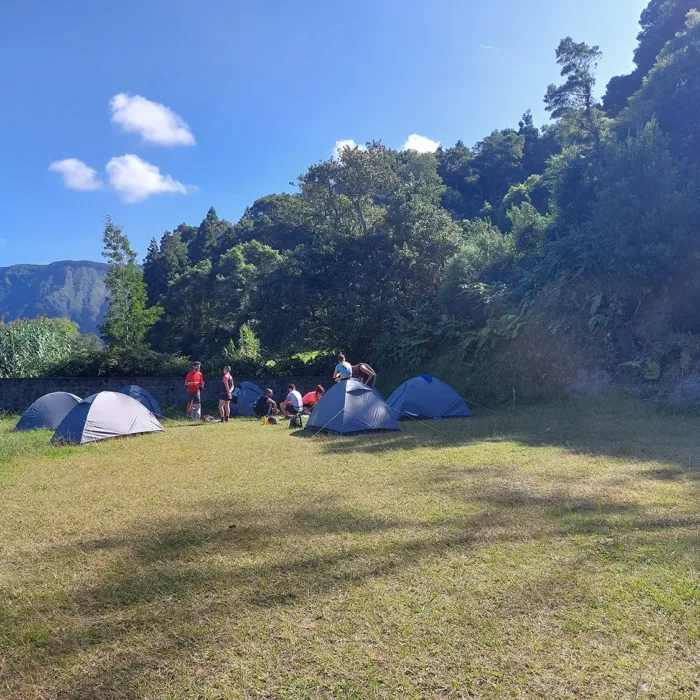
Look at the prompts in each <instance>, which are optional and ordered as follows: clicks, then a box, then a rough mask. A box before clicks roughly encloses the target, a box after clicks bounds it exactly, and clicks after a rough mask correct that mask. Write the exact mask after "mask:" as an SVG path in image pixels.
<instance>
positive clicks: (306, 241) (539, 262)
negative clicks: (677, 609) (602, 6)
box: [144, 0, 700, 399]
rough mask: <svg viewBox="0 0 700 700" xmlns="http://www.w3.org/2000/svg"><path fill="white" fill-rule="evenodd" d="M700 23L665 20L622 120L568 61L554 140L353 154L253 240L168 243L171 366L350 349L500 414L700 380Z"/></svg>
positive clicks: (166, 344) (555, 100)
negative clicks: (502, 402) (428, 375)
mask: <svg viewBox="0 0 700 700" xmlns="http://www.w3.org/2000/svg"><path fill="white" fill-rule="evenodd" d="M699 6H700V2H699V1H698V0H651V2H650V3H649V6H648V7H647V9H646V10H645V11H644V13H643V14H642V17H641V21H640V24H641V26H642V31H641V33H640V34H639V41H640V43H639V49H638V51H637V53H636V54H635V60H636V62H637V65H638V69H637V71H636V72H635V75H634V84H633V85H631V87H630V86H629V85H628V87H629V89H627V90H624V91H623V90H621V89H620V85H621V84H622V83H624V84H625V85H627V83H629V76H620V77H619V78H618V79H615V80H613V81H611V83H610V85H609V86H608V88H607V93H606V94H605V96H604V98H603V100H602V101H601V96H602V93H603V91H602V90H600V89H597V87H596V72H597V67H598V64H599V62H600V60H601V59H602V53H601V51H600V50H599V48H598V47H597V46H594V45H589V44H586V43H584V42H578V41H574V39H573V38H571V37H566V38H564V39H562V41H561V42H560V44H559V46H558V47H552V48H553V49H555V48H556V52H554V51H553V57H552V58H553V60H556V63H557V64H558V66H559V68H560V71H561V80H560V81H559V84H558V85H554V84H553V85H550V86H548V87H547V86H542V93H543V97H544V103H545V107H546V109H547V111H548V112H549V114H550V116H551V121H550V122H549V123H548V124H546V125H544V126H542V127H538V126H537V125H535V124H534V123H533V118H532V116H531V113H530V112H529V111H527V112H525V114H524V115H523V118H522V120H521V121H520V123H519V124H518V125H517V128H515V127H514V128H506V129H497V130H494V131H493V132H492V133H490V134H489V135H487V136H485V138H483V139H482V140H481V141H479V142H478V143H476V144H475V145H473V146H471V147H470V146H468V145H466V144H464V143H463V142H461V141H460V142H457V143H456V144H455V145H454V146H451V147H442V148H440V149H438V150H437V152H436V153H418V152H416V151H411V150H404V151H395V150H391V149H389V148H386V147H385V146H384V145H382V144H381V143H380V142H372V143H368V144H367V145H366V146H364V147H359V148H357V147H356V148H353V149H346V150H344V151H343V152H342V153H340V154H339V155H338V157H336V158H334V159H330V160H327V161H325V162H321V163H317V164H314V165H312V166H310V167H309V168H308V170H307V171H306V172H305V173H303V174H302V175H301V176H300V177H299V178H298V180H297V190H296V191H295V192H294V193H291V194H272V195H269V196H266V197H263V198H261V199H259V200H258V201H257V202H255V203H253V204H252V205H251V206H250V207H249V208H248V210H247V211H246V212H245V214H244V216H243V217H242V218H241V219H240V221H239V222H238V223H231V222H228V221H225V220H222V219H220V218H219V217H218V216H217V213H216V212H215V211H214V210H213V209H212V210H210V211H209V213H208V214H207V216H206V218H205V219H204V220H203V221H202V222H201V224H200V225H199V226H189V225H186V224H181V225H180V226H178V227H177V228H175V229H174V230H173V231H172V232H166V234H165V235H164V236H163V237H162V238H161V240H160V242H158V241H156V240H153V241H152V243H151V246H150V248H149V250H148V254H147V256H146V260H145V265H144V273H145V279H146V282H147V284H148V293H149V298H150V301H151V303H153V304H156V303H157V304H159V305H160V306H162V308H163V310H164V313H163V315H162V318H161V319H160V321H159V322H158V323H157V324H156V326H155V328H154V329H153V332H152V334H151V343H152V346H153V347H154V348H155V349H157V350H161V351H165V352H178V353H182V354H185V355H197V356H199V357H201V358H207V357H214V356H219V357H221V356H222V355H227V354H228V355H230V354H231V351H232V350H233V349H234V344H233V343H232V342H231V340H232V339H233V341H234V342H235V340H236V338H237V337H238V333H239V329H240V328H241V327H242V326H245V327H246V328H252V329H253V330H254V332H255V333H256V334H257V336H258V338H259V340H260V347H261V349H262V353H263V355H266V356H267V357H270V358H280V357H285V356H286V357H288V356H289V355H291V354H293V353H306V352H308V351H313V350H320V351H329V352H332V351H334V350H339V349H343V350H345V351H346V352H347V353H349V354H350V355H352V357H353V359H357V358H362V359H366V360H369V361H370V362H372V363H373V364H375V366H377V367H378V368H379V369H381V370H382V372H384V373H387V372H390V373H391V374H392V375H393V376H394V377H395V378H397V379H398V378H400V377H401V376H403V375H406V374H411V373H416V372H417V371H435V372H439V373H440V374H441V375H443V376H446V378H449V379H451V380H452V381H453V382H454V383H455V384H457V385H458V386H460V387H462V388H465V389H467V388H468V390H469V391H470V392H477V394H474V393H472V394H471V395H472V396H474V395H478V392H481V394H482V395H491V396H494V397H497V398H500V399H506V398H509V397H510V396H511V395H515V394H516V393H517V394H518V395H520V396H522V395H523V394H525V395H529V396H531V397H532V396H535V395H538V394H539V393H540V392H541V391H542V390H545V391H547V390H549V389H552V388H553V389H557V388H561V387H564V386H566V385H567V383H570V382H571V381H578V382H579V383H584V384H585V382H586V381H593V382H597V381H598V379H597V378H599V377H601V375H604V376H605V377H608V378H609V377H611V376H615V375H626V376H628V377H629V376H632V377H634V378H635V379H636V380H637V381H640V382H651V383H654V382H656V383H660V384H659V386H660V385H661V384H663V383H664V382H665V381H666V380H668V386H671V385H672V384H673V383H674V382H675V383H676V384H677V383H678V382H679V381H680V380H683V379H684V378H688V377H693V376H698V377H700V314H699V312H698V309H700V267H699V265H698V261H700V238H699V237H698V231H699V230H700V204H699V203H700V148H699V144H700V128H699V126H698V124H699V123H700V122H699V120H698V114H699V113H700V13H698V12H697V10H696V9H694V8H697V7H699ZM575 29H576V28H575V27H573V28H572V30H574V31H575ZM632 31H634V27H633V25H632V23H630V32H632ZM591 38H592V39H593V40H594V39H595V37H591ZM523 107H524V108H525V107H527V105H523ZM226 349H228V350H226ZM586 377H588V379H586ZM591 377H594V379H590V378H591Z"/></svg>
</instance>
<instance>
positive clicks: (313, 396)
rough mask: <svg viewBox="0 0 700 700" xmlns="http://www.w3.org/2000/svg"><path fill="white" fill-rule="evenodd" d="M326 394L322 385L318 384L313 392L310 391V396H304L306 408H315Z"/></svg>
mask: <svg viewBox="0 0 700 700" xmlns="http://www.w3.org/2000/svg"><path fill="white" fill-rule="evenodd" d="M324 393H325V389H324V388H323V387H322V386H321V385H320V384H318V385H317V386H316V388H315V389H314V390H313V391H310V392H309V393H308V394H304V396H303V398H302V401H303V402H304V407H305V408H306V407H308V408H313V407H314V406H315V405H316V404H317V403H318V402H319V399H320V398H321V397H322V396H323V394H324Z"/></svg>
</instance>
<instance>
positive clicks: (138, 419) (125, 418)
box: [51, 391, 163, 445]
mask: <svg viewBox="0 0 700 700" xmlns="http://www.w3.org/2000/svg"><path fill="white" fill-rule="evenodd" d="M162 432H163V426H162V425H161V424H160V423H159V422H158V419H157V418H156V417H155V416H154V415H153V414H152V413H151V412H150V411H149V410H148V409H147V408H146V407H145V406H143V405H142V404H140V403H139V402H138V401H137V400H136V399H132V398H131V396H126V394H121V393H119V392H117V391H101V392H100V393H99V394H93V395H92V396H89V397H88V398H87V399H84V400H83V401H81V402H80V403H79V404H78V405H77V406H75V408H73V409H72V410H71V411H70V413H69V414H68V415H67V416H66V417H65V418H64V419H63V420H62V421H61V424H60V425H59V426H58V428H57V429H56V432H55V433H54V435H53V437H52V438H51V441H52V442H54V443H65V442H67V443H72V444H75V445H84V444H86V443H88V442H97V441H98V440H107V439H108V438H113V437H124V436H126V435H140V434H141V433H162Z"/></svg>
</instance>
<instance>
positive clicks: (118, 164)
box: [105, 154, 192, 204]
mask: <svg viewBox="0 0 700 700" xmlns="http://www.w3.org/2000/svg"><path fill="white" fill-rule="evenodd" d="M105 170H106V171H107V175H108V177H109V183H110V185H111V186H112V187H113V188H114V189H115V190H116V191H117V192H118V193H119V196H120V197H121V198H122V200H123V201H124V202H127V203H128V204H133V203H135V202H141V201H142V200H144V199H148V197H150V196H151V195H154V194H187V192H188V190H191V189H192V188H191V187H188V186H186V185H183V184H182V183H181V182H178V181H177V180H173V178H172V177H170V175H162V174H161V172H160V170H159V169H158V168H157V167H156V166H155V165H151V164H150V163H147V162H146V161H145V160H141V159H140V158H139V157H138V156H135V155H133V154H127V155H124V156H119V157H118V158H112V159H111V160H110V161H109V163H107V165H106V166H105Z"/></svg>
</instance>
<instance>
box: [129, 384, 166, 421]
mask: <svg viewBox="0 0 700 700" xmlns="http://www.w3.org/2000/svg"><path fill="white" fill-rule="evenodd" d="M119 393H120V394H126V395H127V396H131V398H132V399H136V400H137V401H138V402H139V403H140V404H141V405H142V406H145V407H146V408H147V409H148V410H149V411H150V412H151V413H152V414H153V415H154V416H158V417H159V418H162V417H163V411H161V410H160V404H159V403H158V402H157V401H156V400H155V398H153V396H152V395H151V394H150V393H149V392H148V391H146V390H145V389H143V388H141V387H140V386H138V385H136V384H129V386H125V387H123V388H122V389H119Z"/></svg>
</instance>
